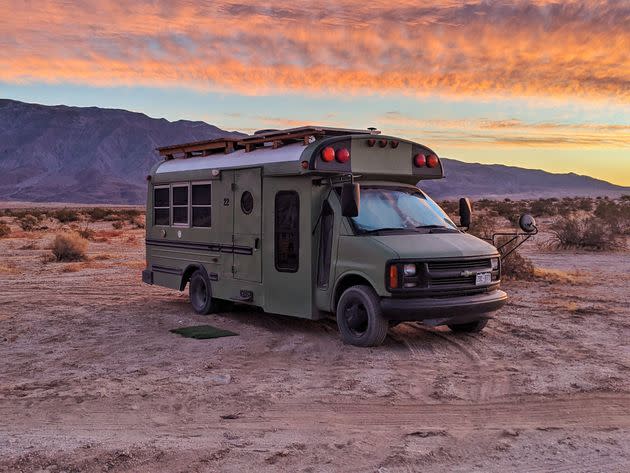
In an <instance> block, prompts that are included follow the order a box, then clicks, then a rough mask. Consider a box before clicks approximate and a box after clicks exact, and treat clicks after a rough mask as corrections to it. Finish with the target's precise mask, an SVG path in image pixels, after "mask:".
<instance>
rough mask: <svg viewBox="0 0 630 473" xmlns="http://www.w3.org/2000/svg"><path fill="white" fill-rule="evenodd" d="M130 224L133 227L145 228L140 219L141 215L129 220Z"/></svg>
mask: <svg viewBox="0 0 630 473" xmlns="http://www.w3.org/2000/svg"><path fill="white" fill-rule="evenodd" d="M131 224H132V225H133V226H134V228H141V229H143V228H145V224H144V222H143V220H142V218H141V217H136V218H134V219H133V220H132V221H131Z"/></svg>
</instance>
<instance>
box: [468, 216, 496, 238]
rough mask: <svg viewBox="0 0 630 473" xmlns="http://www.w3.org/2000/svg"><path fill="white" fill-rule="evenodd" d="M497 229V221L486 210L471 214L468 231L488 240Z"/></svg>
mask: <svg viewBox="0 0 630 473" xmlns="http://www.w3.org/2000/svg"><path fill="white" fill-rule="evenodd" d="M496 231H497V223H496V219H495V217H494V215H492V214H491V213H488V212H484V213H477V214H475V215H473V217H472V219H471V222H470V228H468V233H470V234H471V235H475V236H476V237H478V238H483V239H486V240H489V239H491V238H492V235H493V234H494V233H495V232H496Z"/></svg>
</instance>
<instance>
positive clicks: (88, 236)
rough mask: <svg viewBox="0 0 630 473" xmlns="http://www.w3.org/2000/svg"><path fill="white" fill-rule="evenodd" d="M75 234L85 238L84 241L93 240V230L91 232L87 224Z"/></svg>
mask: <svg viewBox="0 0 630 473" xmlns="http://www.w3.org/2000/svg"><path fill="white" fill-rule="evenodd" d="M76 232H77V233H78V234H79V235H80V236H81V238H85V239H86V240H91V239H92V238H94V230H92V229H91V228H90V226H89V225H87V224H85V225H84V226H83V227H80V228H79V229H77V230H76Z"/></svg>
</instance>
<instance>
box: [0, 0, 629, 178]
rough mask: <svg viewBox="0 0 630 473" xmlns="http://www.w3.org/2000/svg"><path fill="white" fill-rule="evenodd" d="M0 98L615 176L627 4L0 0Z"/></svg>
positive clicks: (624, 132)
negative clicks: (375, 134) (320, 134)
mask: <svg viewBox="0 0 630 473" xmlns="http://www.w3.org/2000/svg"><path fill="white" fill-rule="evenodd" d="M0 97H3V98H12V99H16V100H22V101H26V102H36V103H42V104H48V105H54V104H66V105H77V106H99V107H108V108H124V109H127V110H133V111H139V112H143V113H146V114H147V115H149V116H152V117H164V118H167V119H169V120H178V119H188V120H203V121H206V122H208V123H212V124H214V125H216V126H219V127H220V128H224V129H229V130H239V131H244V132H253V131H254V130H256V129H260V128H283V127H292V126H299V125H304V124H322V125H329V126H347V127H351V128H367V127H369V126H375V127H377V128H379V129H380V130H382V131H383V132H384V133H386V134H390V135H397V136H401V137H405V138H409V139H413V140H416V141H419V142H421V143H423V144H426V145H427V146H429V147H431V148H432V149H434V150H435V151H436V152H437V153H438V155H440V156H444V157H450V158H454V159H459V160H463V161H469V162H481V163H501V164H508V165H516V166H521V167H526V168H535V169H544V170H547V171H551V172H575V173H577V174H586V175H590V176H593V177H597V178H600V179H605V180H608V181H610V182H613V183H616V184H620V185H626V186H630V1H628V0H565V1H561V0H556V1H551V0H519V1H487V0H483V1H482V0H471V1H455V0H425V1H409V0H397V1H395V2H392V1H384V0H371V1H355V0H336V1H320V2H314V1H312V0H310V1H308V2H307V1H305V0H292V1H291V2H281V1H276V2H270V3H266V2H257V1H253V0H241V1H238V2H232V1H216V2H210V1H193V0H151V1H148V0H134V1H133V2H123V1H113V0H76V1H63V0H37V1H34V0H0Z"/></svg>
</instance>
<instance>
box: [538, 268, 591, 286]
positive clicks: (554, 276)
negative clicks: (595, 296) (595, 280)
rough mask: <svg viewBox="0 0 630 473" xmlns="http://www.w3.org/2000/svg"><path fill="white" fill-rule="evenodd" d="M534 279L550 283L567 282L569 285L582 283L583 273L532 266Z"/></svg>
mask: <svg viewBox="0 0 630 473" xmlns="http://www.w3.org/2000/svg"><path fill="white" fill-rule="evenodd" d="M534 276H535V277H536V279H538V280H541V281H546V282H550V283H560V284H568V285H570V286H577V285H581V286H582V285H584V284H587V282H586V281H585V280H584V275H583V274H582V273H580V272H579V271H572V272H567V271H562V270H559V269H543V268H534Z"/></svg>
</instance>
